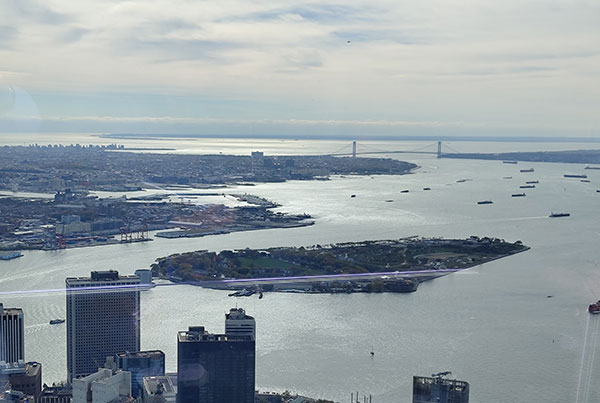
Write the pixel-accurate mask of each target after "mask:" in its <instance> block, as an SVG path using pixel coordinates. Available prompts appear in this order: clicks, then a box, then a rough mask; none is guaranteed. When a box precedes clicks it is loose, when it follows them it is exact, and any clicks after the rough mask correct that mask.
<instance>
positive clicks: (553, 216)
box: [548, 213, 571, 218]
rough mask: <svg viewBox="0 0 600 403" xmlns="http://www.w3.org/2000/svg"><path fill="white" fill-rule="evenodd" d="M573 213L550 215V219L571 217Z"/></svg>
mask: <svg viewBox="0 0 600 403" xmlns="http://www.w3.org/2000/svg"><path fill="white" fill-rule="evenodd" d="M570 215H571V213H550V215H549V216H548V217H551V218H556V217H569V216H570Z"/></svg>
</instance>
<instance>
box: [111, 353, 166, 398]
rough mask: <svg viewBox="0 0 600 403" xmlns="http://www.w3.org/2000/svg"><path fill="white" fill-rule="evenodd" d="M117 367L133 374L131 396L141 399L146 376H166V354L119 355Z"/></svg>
mask: <svg viewBox="0 0 600 403" xmlns="http://www.w3.org/2000/svg"><path fill="white" fill-rule="evenodd" d="M116 361H117V367H118V368H119V369H122V370H123V371H129V372H131V395H132V396H133V397H136V398H137V397H139V396H140V395H141V392H142V390H143V388H144V377H145V376H164V375H165V353H163V352H162V351H160V350H152V351H138V352H134V353H130V352H125V353H119V354H117V360H116Z"/></svg>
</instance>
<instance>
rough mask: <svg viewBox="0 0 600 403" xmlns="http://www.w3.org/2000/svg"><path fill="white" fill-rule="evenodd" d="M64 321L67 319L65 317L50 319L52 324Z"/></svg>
mask: <svg viewBox="0 0 600 403" xmlns="http://www.w3.org/2000/svg"><path fill="white" fill-rule="evenodd" d="M64 322H65V320H64V319H52V320H51V321H50V324H51V325H58V324H59V323H64Z"/></svg>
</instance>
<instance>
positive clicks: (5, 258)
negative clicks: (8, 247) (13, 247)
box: [0, 252, 23, 260]
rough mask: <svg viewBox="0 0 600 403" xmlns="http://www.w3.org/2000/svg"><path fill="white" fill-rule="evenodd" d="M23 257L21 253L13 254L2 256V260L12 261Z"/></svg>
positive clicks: (0, 257)
mask: <svg viewBox="0 0 600 403" xmlns="http://www.w3.org/2000/svg"><path fill="white" fill-rule="evenodd" d="M21 256H23V254H22V253H21V252H13V253H9V254H6V255H0V260H11V259H16V258H18V257H21Z"/></svg>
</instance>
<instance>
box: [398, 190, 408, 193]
mask: <svg viewBox="0 0 600 403" xmlns="http://www.w3.org/2000/svg"><path fill="white" fill-rule="evenodd" d="M400 193H408V190H406V189H404V190H401V191H400Z"/></svg>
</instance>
